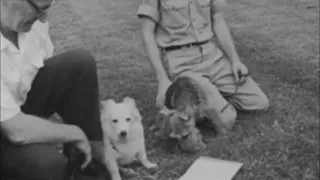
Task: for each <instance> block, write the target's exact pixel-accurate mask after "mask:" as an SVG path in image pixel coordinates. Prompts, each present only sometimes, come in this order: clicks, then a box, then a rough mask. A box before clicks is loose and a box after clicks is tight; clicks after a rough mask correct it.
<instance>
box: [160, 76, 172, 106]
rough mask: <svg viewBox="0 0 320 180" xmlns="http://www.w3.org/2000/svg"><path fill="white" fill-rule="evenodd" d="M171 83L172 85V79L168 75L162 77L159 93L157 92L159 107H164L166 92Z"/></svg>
mask: <svg viewBox="0 0 320 180" xmlns="http://www.w3.org/2000/svg"><path fill="white" fill-rule="evenodd" d="M170 85H171V81H170V79H169V78H168V77H163V78H160V80H159V86H158V94H157V107H158V108H159V109H163V108H164V101H165V96H166V92H167V89H168V88H169V86H170Z"/></svg>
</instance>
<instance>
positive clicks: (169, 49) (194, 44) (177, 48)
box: [164, 40, 210, 51]
mask: <svg viewBox="0 0 320 180" xmlns="http://www.w3.org/2000/svg"><path fill="white" fill-rule="evenodd" d="M209 42H210V40H207V41H202V42H194V43H190V44H185V45H180V46H169V47H166V48H164V50H165V51H173V50H179V49H182V48H191V47H194V46H201V45H203V44H207V43H209Z"/></svg>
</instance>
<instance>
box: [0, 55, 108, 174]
mask: <svg viewBox="0 0 320 180" xmlns="http://www.w3.org/2000/svg"><path fill="white" fill-rule="evenodd" d="M21 109H22V111H23V112H24V113H26V114H32V115H35V116H39V117H43V118H48V117H50V116H51V115H52V114H53V113H55V112H56V113H58V114H59V115H60V116H61V117H62V119H63V121H64V123H67V124H74V125H77V126H79V127H80V128H81V129H82V130H83V131H84V132H85V134H86V135H87V136H88V138H89V140H91V141H101V140H102V129H101V124H100V109H99V92H98V78H97V69H96V62H95V60H94V58H93V57H92V56H91V55H90V54H89V53H88V52H86V51H84V50H76V51H69V52H65V53H62V54H60V55H57V56H54V57H52V58H50V59H48V60H46V61H45V65H44V67H42V68H41V69H40V70H39V72H38V74H37V76H36V77H35V79H34V81H33V83H32V88H31V90H30V92H29V93H28V95H27V100H26V102H25V104H24V105H23V106H22V107H21ZM0 161H1V173H2V175H4V176H6V178H4V179H7V180H11V179H12V180H65V175H66V173H67V172H66V171H67V162H68V158H67V157H66V156H64V155H63V154H61V153H59V152H58V151H57V150H56V148H55V147H54V146H53V145H49V144H33V145H24V146H18V145H12V144H10V143H6V141H5V140H2V141H1V160H0ZM83 180H85V179H83Z"/></svg>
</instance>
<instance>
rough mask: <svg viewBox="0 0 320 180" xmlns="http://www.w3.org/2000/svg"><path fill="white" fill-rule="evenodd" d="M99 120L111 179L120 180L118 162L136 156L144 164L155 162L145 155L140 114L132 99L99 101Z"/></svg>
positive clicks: (148, 164) (153, 165)
mask: <svg viewBox="0 0 320 180" xmlns="http://www.w3.org/2000/svg"><path fill="white" fill-rule="evenodd" d="M101 105H102V109H101V122H102V129H103V133H104V143H105V147H106V149H105V151H106V153H105V156H106V157H105V158H106V159H105V163H106V167H107V168H108V170H109V171H110V173H111V176H112V180H121V176H120V172H119V170H125V169H124V168H121V165H128V164H131V163H132V162H134V161H136V160H138V161H140V162H141V164H142V165H143V166H144V167H146V168H156V167H157V164H155V163H151V162H150V161H149V160H148V159H147V155H146V150H145V139H144V130H143V125H142V123H141V115H140V113H139V110H138V109H137V106H136V103H135V101H134V99H132V98H130V97H125V98H124V99H123V102H121V103H116V102H115V101H114V100H112V99H110V100H107V101H102V102H101Z"/></svg>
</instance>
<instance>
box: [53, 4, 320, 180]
mask: <svg viewBox="0 0 320 180" xmlns="http://www.w3.org/2000/svg"><path fill="white" fill-rule="evenodd" d="M140 2H141V1H140V0H131V1H128V0H90V1H89V0H77V1H74V0H65V1H59V2H58V3H57V5H56V6H55V7H54V8H53V9H52V10H51V12H50V14H51V29H50V31H51V35H52V39H53V41H54V43H55V45H56V53H58V52H61V51H65V50H68V49H74V48H79V47H84V48H86V49H88V50H90V51H91V52H92V53H93V54H94V56H95V58H96V60H97V62H98V68H99V80H100V92H101V98H102V99H107V98H114V99H116V100H121V99H122V98H123V97H124V96H126V95H129V96H132V97H133V98H135V99H136V100H137V104H138V106H139V108H140V110H141V113H142V115H143V117H144V120H143V121H144V124H145V127H146V134H147V135H146V136H147V137H146V138H147V149H148V151H149V156H150V159H151V160H153V161H156V162H158V163H159V164H160V168H159V170H158V171H157V172H154V173H151V172H147V171H145V170H144V169H143V168H141V167H137V169H138V171H139V172H140V173H141V176H140V177H135V178H131V180H138V179H157V180H171V179H177V178H178V177H179V176H181V175H182V174H183V173H184V172H185V171H186V169H187V168H188V167H189V166H190V164H191V163H192V162H193V160H195V159H196V158H197V157H198V156H199V155H209V156H213V157H217V158H221V159H226V160H236V161H240V162H243V163H244V166H243V168H242V169H241V171H240V172H239V173H238V174H237V175H236V177H235V178H234V179H235V180H251V179H252V180H264V179H266V180H269V179H270V180H286V179H288V180H289V179H290V180H317V179H319V176H320V174H319V168H320V167H319V13H318V11H319V1H316V0H268V1H266V0H229V4H231V5H232V8H231V10H230V12H228V13H226V14H225V17H226V20H227V23H228V24H229V27H230V30H231V31H232V35H233V37H234V40H235V43H236V46H237V49H238V52H239V54H240V56H241V58H242V60H243V62H244V63H245V64H246V65H247V66H248V67H249V68H250V70H251V71H252V73H253V76H254V79H255V80H256V81H257V82H258V83H259V84H260V86H261V88H263V90H264V91H265V92H266V93H267V95H268V97H269V98H270V102H271V108H270V109H269V110H268V111H267V112H260V113H250V114H249V113H246V114H239V117H238V121H237V124H236V126H235V127H234V129H233V130H232V132H230V134H228V135H226V136H218V137H214V136H213V135H212V133H211V132H209V131H208V130H206V131H204V134H205V139H206V141H207V143H208V144H209V150H208V151H207V152H205V153H202V154H193V155H191V154H185V153H183V152H181V151H180V150H179V149H178V148H177V146H176V145H175V144H173V143H170V142H161V141H158V140H157V139H155V137H154V136H153V134H152V133H150V132H149V131H148V127H150V125H151V124H152V123H153V121H154V119H155V115H156V113H157V111H156V108H155V96H156V90H157V84H156V81H155V77H154V74H153V72H152V69H151V66H150V64H149V63H148V60H147V56H146V54H145V52H144V48H143V45H142V40H141V34H140V31H139V28H140V24H139V20H138V19H137V17H136V16H135V13H136V10H137V8H138V5H139V3H140Z"/></svg>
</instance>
